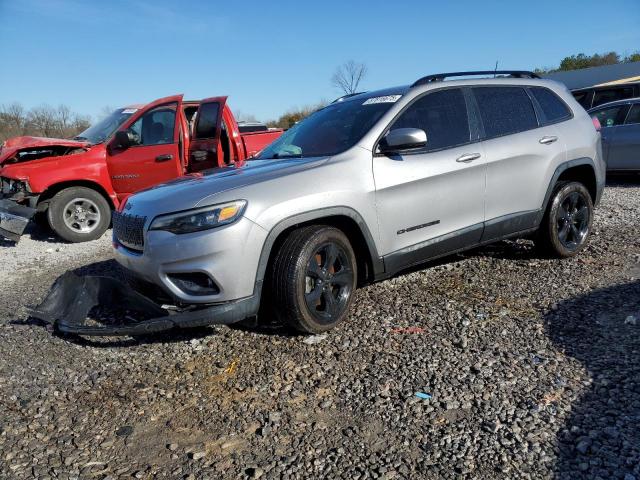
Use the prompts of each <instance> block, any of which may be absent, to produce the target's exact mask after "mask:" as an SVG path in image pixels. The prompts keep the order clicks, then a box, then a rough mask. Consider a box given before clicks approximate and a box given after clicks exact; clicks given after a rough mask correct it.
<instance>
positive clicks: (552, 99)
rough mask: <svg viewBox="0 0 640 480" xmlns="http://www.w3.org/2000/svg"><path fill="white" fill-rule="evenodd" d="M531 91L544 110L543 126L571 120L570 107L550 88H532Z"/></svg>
mask: <svg viewBox="0 0 640 480" xmlns="http://www.w3.org/2000/svg"><path fill="white" fill-rule="evenodd" d="M529 91H530V92H531V95H533V98H535V99H536V101H537V102H538V105H540V110H542V116H543V118H542V119H541V120H542V121H541V123H542V124H544V125H547V124H549V123H556V122H561V121H562V120H567V119H569V118H571V111H570V110H569V107H567V105H566V104H565V103H564V102H563V101H562V100H561V99H560V98H559V97H558V95H556V94H555V93H554V92H552V91H551V90H549V89H548V88H544V87H531V88H530V89H529Z"/></svg>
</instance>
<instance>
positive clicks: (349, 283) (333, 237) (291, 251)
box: [270, 225, 357, 333]
mask: <svg viewBox="0 0 640 480" xmlns="http://www.w3.org/2000/svg"><path fill="white" fill-rule="evenodd" d="M356 279H357V265H356V258H355V254H354V252H353V248H352V247H351V244H350V243H349V239H348V238H347V237H346V235H345V234H344V233H343V232H342V231H341V230H338V229H337V228H334V227H329V226H325V225H313V226H309V227H303V228H300V229H298V230H294V231H293V232H292V233H291V234H290V235H289V237H288V238H287V239H286V240H285V242H284V243H283V245H282V246H281V248H280V250H279V251H278V253H277V254H276V257H275V261H274V262H273V268H272V269H271V272H270V287H271V292H272V293H273V299H274V300H275V301H274V302H273V303H274V305H273V310H275V314H276V316H277V317H278V319H279V320H280V321H283V322H285V323H287V324H289V325H290V326H292V327H293V328H295V329H296V330H298V331H301V332H304V333H321V332H325V331H327V330H330V329H331V328H333V327H335V326H336V325H337V324H338V323H339V322H341V321H342V320H343V319H344V318H345V317H346V316H347V313H348V311H349V307H350V306H351V302H352V300H353V292H354V291H355V288H356Z"/></svg>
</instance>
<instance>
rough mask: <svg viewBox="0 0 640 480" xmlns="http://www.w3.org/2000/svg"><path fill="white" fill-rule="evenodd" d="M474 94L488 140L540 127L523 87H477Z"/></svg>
mask: <svg viewBox="0 0 640 480" xmlns="http://www.w3.org/2000/svg"><path fill="white" fill-rule="evenodd" d="M473 92H474V94H475V96H476V99H477V101H478V106H479V107H480V118H481V119H482V124H483V126H484V133H485V137H486V138H493V137H499V136H502V135H508V134H510V133H517V132H523V131H525V130H530V129H532V128H536V127H537V126H538V121H537V120H536V113H535V111H534V110H533V104H532V103H531V99H530V98H529V95H527V92H525V90H524V88H521V87H477V88H474V89H473Z"/></svg>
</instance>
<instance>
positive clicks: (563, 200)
mask: <svg viewBox="0 0 640 480" xmlns="http://www.w3.org/2000/svg"><path fill="white" fill-rule="evenodd" d="M592 224H593V201H592V200H591V195H590V194H589V191H588V190H587V189H586V187H585V186H584V185H583V184H581V183H579V182H562V183H558V184H557V185H556V186H555V188H554V190H553V194H552V195H551V199H550V200H549V205H548V207H547V211H546V212H545V215H544V218H543V220H542V224H541V226H540V230H539V232H538V238H537V242H538V243H539V245H540V247H541V248H542V249H543V251H545V252H546V253H548V254H549V255H551V256H554V257H560V258H568V257H573V256H574V255H576V254H578V252H580V251H581V250H582V249H583V248H584V247H586V246H587V243H588V242H589V236H590V234H591V226H592Z"/></svg>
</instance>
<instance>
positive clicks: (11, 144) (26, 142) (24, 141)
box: [0, 137, 89, 165]
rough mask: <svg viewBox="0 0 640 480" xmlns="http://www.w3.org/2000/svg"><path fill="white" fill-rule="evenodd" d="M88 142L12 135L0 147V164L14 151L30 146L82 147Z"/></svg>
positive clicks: (30, 147)
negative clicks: (12, 136)
mask: <svg viewBox="0 0 640 480" xmlns="http://www.w3.org/2000/svg"><path fill="white" fill-rule="evenodd" d="M88 145H89V143H87V142H79V141H76V140H66V139H64V138H45V137H14V138H10V139H8V140H6V141H5V142H4V143H3V144H2V147H0V165H2V164H3V163H4V161H5V160H6V159H8V158H11V157H13V156H14V155H15V154H16V152H19V151H20V150H25V149H32V148H34V149H35V148H46V147H69V148H74V147H76V148H83V147H87V146H88Z"/></svg>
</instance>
